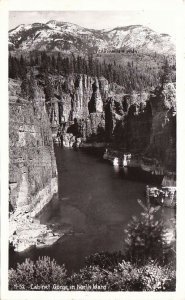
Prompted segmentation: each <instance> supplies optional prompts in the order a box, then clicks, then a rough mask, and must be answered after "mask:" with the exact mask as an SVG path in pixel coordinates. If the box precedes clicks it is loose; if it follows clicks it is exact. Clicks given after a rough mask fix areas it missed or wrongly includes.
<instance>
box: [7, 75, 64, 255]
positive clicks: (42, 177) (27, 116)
mask: <svg viewBox="0 0 185 300" xmlns="http://www.w3.org/2000/svg"><path fill="white" fill-rule="evenodd" d="M9 120H10V121H9V203H10V241H12V242H13V244H14V246H15V247H17V249H21V250H24V249H25V248H27V247H28V246H29V245H31V244H34V243H35V242H36V239H37V236H38V234H39V232H42V229H43V228H42V226H41V225H40V224H37V225H35V223H34V221H33V220H32V221H30V222H29V220H30V218H31V215H32V217H34V216H35V214H36V213H38V212H39V211H40V210H41V209H42V208H43V207H44V206H45V205H46V204H47V203H48V202H49V201H50V200H51V198H52V196H53V195H54V194H55V193H57V189H58V186H57V170H56V162H55V156H54V150H53V142H52V134H51V129H50V122H49V119H48V116H47V113H46V109H45V97H44V93H43V91H42V90H41V89H40V88H39V87H38V86H37V87H36V90H35V98H34V99H32V100H30V99H26V98H22V97H21V91H20V82H19V81H14V80H10V82H9ZM26 224H27V225H26ZM31 224H32V225H31ZM28 225H29V226H28ZM26 228H27V238H26V237H25V236H24V238H23V232H22V231H23V230H24V233H25V232H26ZM33 232H35V234H33ZM30 234H31V235H32V236H34V238H33V239H32V240H31V241H30ZM21 236H22V237H21ZM21 239H22V242H21ZM23 243H24V245H23Z"/></svg>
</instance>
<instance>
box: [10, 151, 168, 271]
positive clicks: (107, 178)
mask: <svg viewBox="0 0 185 300" xmlns="http://www.w3.org/2000/svg"><path fill="white" fill-rule="evenodd" d="M55 154H56V159H57V169H58V182H59V195H58V198H57V197H54V198H53V200H52V201H51V202H50V203H49V204H48V205H47V207H45V209H44V210H43V211H42V212H41V214H40V215H39V219H40V222H41V223H43V224H47V225H51V224H55V226H56V225H57V226H58V227H59V228H62V231H63V233H65V234H64V236H62V237H61V238H60V239H59V240H58V241H57V242H56V243H55V244H54V245H52V246H49V247H45V248H40V249H37V248H36V247H34V248H33V249H30V250H28V251H24V252H22V253H14V254H13V255H11V256H10V266H14V265H15V263H16V262H22V261H23V260H24V259H25V258H26V257H30V258H31V259H33V260H35V259H37V258H38V257H39V256H44V255H48V256H50V257H52V258H55V259H56V261H57V262H58V263H59V264H65V266H66V268H67V269H68V271H69V273H71V272H72V271H78V270H79V269H80V268H82V267H83V265H84V261H85V257H86V256H88V255H90V254H93V253H96V252H100V251H119V250H122V249H123V246H124V245H123V240H124V229H125V228H126V226H127V224H128V222H129V221H130V220H131V217H132V216H133V215H136V216H137V215H139V214H140V212H141V211H142V208H141V207H140V205H139V204H138V203H137V199H138V198H139V199H142V200H143V201H144V200H145V186H146V182H144V181H143V180H142V181H139V180H138V175H137V172H136V174H134V175H133V174H132V180H130V179H129V178H130V176H129V175H128V174H127V170H126V169H125V171H124V170H123V169H122V170H121V171H120V169H118V168H115V167H113V166H111V165H110V164H109V163H107V162H106V161H104V160H102V159H101V156H99V155H93V154H90V153H86V152H84V151H83V152H82V151H80V150H77V151H75V150H72V149H63V148H61V147H58V146H57V147H55ZM133 179H135V180H133ZM166 211H168V213H167V215H168V214H169V216H172V214H173V212H172V211H173V210H170V209H168V210H166ZM169 216H168V218H169Z"/></svg>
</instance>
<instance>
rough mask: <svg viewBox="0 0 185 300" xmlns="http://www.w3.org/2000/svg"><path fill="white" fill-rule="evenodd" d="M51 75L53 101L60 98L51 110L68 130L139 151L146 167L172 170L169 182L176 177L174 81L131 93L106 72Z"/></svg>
mask: <svg viewBox="0 0 185 300" xmlns="http://www.w3.org/2000/svg"><path fill="white" fill-rule="evenodd" d="M52 80H53V86H54V91H55V98H54V99H53V100H52V101H57V103H58V106H57V108H55V106H53V110H54V111H55V113H53V115H55V118H56V115H57V116H58V117H57V118H56V119H57V122H56V123H57V124H58V126H62V128H63V129H65V130H64V131H66V132H69V133H72V134H73V135H74V136H76V137H81V138H82V141H83V142H89V141H91V142H92V141H99V142H106V143H109V144H110V145H111V147H112V148H114V149H118V150H121V151H123V152H127V153H128V152H129V153H131V154H132V156H133V157H134V156H135V155H139V156H140V159H141V163H140V165H141V166H142V168H143V169H144V170H146V171H150V172H154V173H156V174H160V175H164V177H165V176H166V174H168V177H169V176H171V179H170V180H171V182H172V181H173V179H172V178H174V180H175V167H176V96H175V86H174V84H173V83H165V84H164V85H163V87H159V88H156V89H155V90H153V91H151V92H145V91H142V92H140V93H136V92H134V91H133V92H132V93H131V94H129V95H127V94H125V92H124V87H121V86H118V85H117V84H113V83H112V84H109V82H108V81H107V80H106V79H105V78H103V77H101V78H97V77H95V78H93V77H90V76H87V75H82V74H81V75H79V74H78V75H77V74H73V75H71V76H68V77H66V78H64V77H62V76H61V77H60V80H59V78H58V77H55V78H54V77H53V78H52ZM50 105H52V103H51V104H50ZM51 119H52V115H51ZM52 120H53V119H52ZM52 122H53V121H51V123H52ZM170 174H171V175H170ZM166 180H167V178H166Z"/></svg>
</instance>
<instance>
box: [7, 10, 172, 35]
mask: <svg viewBox="0 0 185 300" xmlns="http://www.w3.org/2000/svg"><path fill="white" fill-rule="evenodd" d="M49 20H57V21H64V22H71V23H74V24H78V25H81V26H83V27H86V28H91V29H92V28H94V29H104V28H114V27H117V26H127V25H145V26H148V27H150V28H151V29H153V30H155V31H157V32H159V33H168V34H170V35H171V36H174V37H175V35H176V26H175V22H176V20H175V14H174V13H173V11H163V10H160V11H156V10H155V11H149V10H137V11H133V10H132V11H11V12H9V29H12V28H15V27H16V26H18V25H20V24H31V23H35V22H41V23H46V22H48V21H49Z"/></svg>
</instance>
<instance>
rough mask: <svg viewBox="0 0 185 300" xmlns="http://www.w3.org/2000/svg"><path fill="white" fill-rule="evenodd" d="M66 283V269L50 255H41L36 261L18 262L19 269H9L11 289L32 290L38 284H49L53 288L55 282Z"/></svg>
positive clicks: (49, 287) (48, 286) (49, 288)
mask: <svg viewBox="0 0 185 300" xmlns="http://www.w3.org/2000/svg"><path fill="white" fill-rule="evenodd" d="M56 283H57V284H58V285H65V283H66V270H65V268H64V266H60V265H58V264H57V263H56V261H55V260H54V259H53V260H51V259H50V257H47V256H45V257H41V258H39V259H38V260H36V262H33V261H32V260H30V259H26V260H25V262H23V263H22V264H17V269H16V270H14V269H10V270H9V289H10V290H21V289H23V290H24V289H25V290H30V289H34V287H36V286H37V285H38V286H39V287H41V286H42V285H45V286H47V287H46V289H48V290H51V289H52V286H53V284H56Z"/></svg>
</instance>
